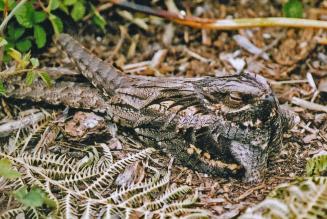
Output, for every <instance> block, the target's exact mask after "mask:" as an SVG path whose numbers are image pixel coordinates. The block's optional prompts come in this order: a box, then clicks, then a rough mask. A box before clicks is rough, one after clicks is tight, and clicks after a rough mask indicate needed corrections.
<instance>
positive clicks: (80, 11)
mask: <svg viewBox="0 0 327 219" xmlns="http://www.w3.org/2000/svg"><path fill="white" fill-rule="evenodd" d="M84 15H85V6H84V4H83V3H82V2H76V4H74V6H73V10H72V12H71V16H72V18H73V19H74V21H79V20H81V19H82V18H83V17H84Z"/></svg>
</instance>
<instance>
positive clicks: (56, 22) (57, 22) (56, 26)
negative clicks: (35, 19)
mask: <svg viewBox="0 0 327 219" xmlns="http://www.w3.org/2000/svg"><path fill="white" fill-rule="evenodd" d="M49 19H50V22H51V24H52V28H53V30H54V32H55V34H56V35H57V36H58V35H59V34H60V33H61V32H62V31H63V29H64V25H63V23H62V21H61V19H60V18H59V17H57V16H55V15H53V14H50V15H49Z"/></svg>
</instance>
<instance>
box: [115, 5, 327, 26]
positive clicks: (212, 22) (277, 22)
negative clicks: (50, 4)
mask: <svg viewBox="0 0 327 219" xmlns="http://www.w3.org/2000/svg"><path fill="white" fill-rule="evenodd" d="M109 1H110V2H111V3H113V4H116V5H119V6H121V7H124V8H127V9H130V10H134V11H138V12H143V13H145V14H150V15H154V16H158V17H162V18H165V19H168V20H171V21H173V22H175V23H178V24H182V25H186V26H190V27H194V28H201V29H213V30H235V29H240V28H253V27H298V28H323V29H327V22H326V21H320V20H311V19H299V18H285V17H268V18H241V19H210V18H200V17H195V16H184V15H182V14H178V13H174V12H170V11H165V10H154V9H152V8H150V7H148V6H144V5H138V4H135V3H132V2H128V1H125V0H109Z"/></svg>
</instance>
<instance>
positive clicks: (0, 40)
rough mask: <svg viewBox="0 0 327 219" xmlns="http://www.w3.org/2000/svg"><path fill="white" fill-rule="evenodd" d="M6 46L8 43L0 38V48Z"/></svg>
mask: <svg viewBox="0 0 327 219" xmlns="http://www.w3.org/2000/svg"><path fill="white" fill-rule="evenodd" d="M7 44H8V41H7V40H6V39H5V38H2V37H0V47H3V46H5V45H7Z"/></svg>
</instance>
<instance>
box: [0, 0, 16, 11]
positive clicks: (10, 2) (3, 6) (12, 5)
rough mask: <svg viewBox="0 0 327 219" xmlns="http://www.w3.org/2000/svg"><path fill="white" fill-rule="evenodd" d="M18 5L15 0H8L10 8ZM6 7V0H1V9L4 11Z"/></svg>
mask: <svg viewBox="0 0 327 219" xmlns="http://www.w3.org/2000/svg"><path fill="white" fill-rule="evenodd" d="M15 6H16V2H15V0H8V8H9V10H10V11H11V10H12V9H13V8H14V7H15ZM4 8H5V1H4V0H0V11H3V10H4Z"/></svg>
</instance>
